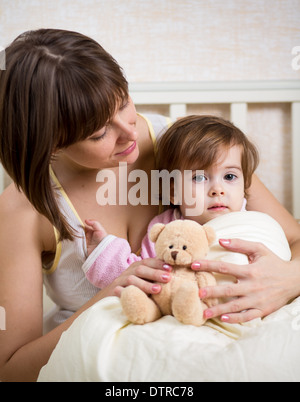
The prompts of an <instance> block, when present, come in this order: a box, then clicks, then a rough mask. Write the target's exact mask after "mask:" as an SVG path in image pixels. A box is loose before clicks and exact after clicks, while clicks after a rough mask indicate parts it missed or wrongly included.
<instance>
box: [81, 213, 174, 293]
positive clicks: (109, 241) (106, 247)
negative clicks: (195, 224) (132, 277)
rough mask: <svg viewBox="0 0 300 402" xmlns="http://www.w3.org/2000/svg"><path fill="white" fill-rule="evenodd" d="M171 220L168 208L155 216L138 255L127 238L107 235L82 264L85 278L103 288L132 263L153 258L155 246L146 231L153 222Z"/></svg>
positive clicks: (171, 214) (171, 215) (171, 216)
mask: <svg viewBox="0 0 300 402" xmlns="http://www.w3.org/2000/svg"><path fill="white" fill-rule="evenodd" d="M172 220H173V212H171V211H170V210H168V211H166V212H164V213H163V214H161V215H159V216H157V217H155V218H154V219H153V220H152V221H151V222H150V224H149V227H148V232H147V234H146V236H145V237H144V239H143V241H142V247H141V253H140V256H138V255H136V254H134V253H132V251H131V248H130V245H129V243H128V241H127V240H124V239H121V238H118V237H115V236H112V235H108V236H106V237H105V238H104V239H103V240H102V242H101V243H100V244H99V245H98V246H97V248H96V249H95V250H94V251H93V252H92V254H90V256H89V257H88V258H87V260H86V261H85V263H84V264H83V266H82V269H83V271H84V272H85V275H86V277H87V279H88V280H89V281H90V282H91V283H92V284H93V285H94V286H96V287H98V288H100V289H103V288H105V287H106V286H108V285H110V284H111V283H112V282H113V281H114V280H115V279H116V278H118V277H119V276H120V275H121V274H122V273H123V272H124V271H125V270H126V269H127V268H128V267H129V266H130V265H131V264H132V263H134V262H137V261H141V260H144V259H146V258H155V257H156V253H155V247H154V243H152V242H151V241H150V239H149V236H148V233H149V231H150V229H151V227H152V226H153V225H154V224H155V223H165V224H167V223H168V222H170V221H172Z"/></svg>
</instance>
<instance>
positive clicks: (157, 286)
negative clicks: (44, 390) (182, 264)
mask: <svg viewBox="0 0 300 402" xmlns="http://www.w3.org/2000/svg"><path fill="white" fill-rule="evenodd" d="M152 291H153V292H154V293H158V292H159V291H160V286H159V285H153V286H152Z"/></svg>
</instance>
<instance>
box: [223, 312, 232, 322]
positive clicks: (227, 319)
mask: <svg viewBox="0 0 300 402" xmlns="http://www.w3.org/2000/svg"><path fill="white" fill-rule="evenodd" d="M229 320H230V317H229V316H228V315H226V314H224V315H222V316H221V321H224V322H228V321H229Z"/></svg>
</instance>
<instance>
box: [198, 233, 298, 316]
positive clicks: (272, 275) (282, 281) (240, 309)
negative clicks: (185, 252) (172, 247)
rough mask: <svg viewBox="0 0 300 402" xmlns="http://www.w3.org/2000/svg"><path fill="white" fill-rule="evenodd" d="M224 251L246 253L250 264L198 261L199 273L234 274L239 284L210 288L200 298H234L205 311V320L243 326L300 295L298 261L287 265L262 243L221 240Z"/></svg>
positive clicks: (204, 290) (201, 291) (203, 291)
mask: <svg viewBox="0 0 300 402" xmlns="http://www.w3.org/2000/svg"><path fill="white" fill-rule="evenodd" d="M220 245H221V246H223V247H224V248H226V249H228V250H230V251H234V252H239V253H243V254H246V255H247V256H248V259H249V265H241V266H239V265H235V264H230V263H226V262H220V261H199V262H195V263H194V264H193V265H192V268H193V269H194V270H197V271H207V272H216V273H221V274H228V275H232V276H234V277H235V278H236V279H237V282H236V283H233V284H229V285H223V286H215V287H207V288H203V289H201V290H200V298H201V299H206V298H216V297H219V298H220V297H230V298H232V297H234V298H235V299H234V300H231V301H230V302H228V303H225V304H219V305H217V306H215V307H212V308H209V309H207V310H205V312H204V316H205V318H207V319H208V318H213V317H220V316H221V320H222V321H224V322H229V323H240V322H246V321H250V320H253V319H254V318H258V317H265V316H267V315H269V314H271V313H272V312H274V311H276V310H278V309H279V308H281V307H283V306H284V305H285V304H287V303H288V301H289V300H291V299H293V298H295V297H297V296H298V295H299V294H300V267H299V262H298V264H297V262H296V261H294V262H293V261H292V262H286V261H283V260H281V259H280V258H279V257H277V256H276V255H275V254H274V253H272V252H271V251H270V250H269V249H268V248H267V247H265V246H264V245H262V244H260V243H254V242H248V241H244V240H238V239H235V240H220Z"/></svg>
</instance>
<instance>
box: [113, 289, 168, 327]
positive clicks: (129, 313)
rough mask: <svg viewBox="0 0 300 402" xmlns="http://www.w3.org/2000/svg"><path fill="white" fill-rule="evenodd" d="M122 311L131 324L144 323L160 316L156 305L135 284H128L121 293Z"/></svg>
mask: <svg viewBox="0 0 300 402" xmlns="http://www.w3.org/2000/svg"><path fill="white" fill-rule="evenodd" d="M121 305H122V308H123V312H124V314H125V315H126V317H127V318H128V320H129V321H130V322H132V323H133V324H139V325H142V324H146V323H148V322H152V321H156V320H158V319H159V318H160V317H161V312H160V310H159V308H158V306H157V305H156V304H155V303H154V301H153V300H151V299H150V298H149V297H148V296H147V295H146V294H145V293H144V292H143V291H142V290H140V289H139V288H137V287H136V286H132V285H131V286H128V287H127V288H125V289H124V290H123V292H122V294H121Z"/></svg>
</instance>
